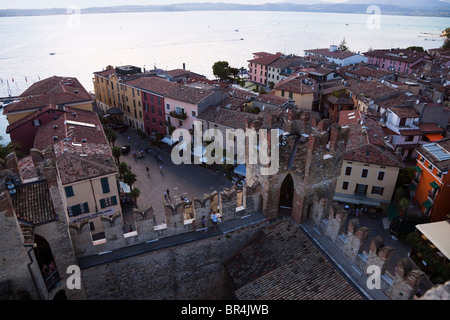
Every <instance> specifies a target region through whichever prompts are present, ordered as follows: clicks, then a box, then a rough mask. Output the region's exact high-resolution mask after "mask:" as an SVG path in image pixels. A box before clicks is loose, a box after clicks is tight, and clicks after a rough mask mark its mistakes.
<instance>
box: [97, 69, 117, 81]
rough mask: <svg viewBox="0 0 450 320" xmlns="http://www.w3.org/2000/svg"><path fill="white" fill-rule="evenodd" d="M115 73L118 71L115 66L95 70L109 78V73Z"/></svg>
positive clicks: (99, 74)
mask: <svg viewBox="0 0 450 320" xmlns="http://www.w3.org/2000/svg"><path fill="white" fill-rule="evenodd" d="M113 73H116V68H114V67H113V66H107V67H106V69H105V70H102V71H96V72H94V74H96V75H98V76H101V77H104V78H108V77H109V75H110V74H113Z"/></svg>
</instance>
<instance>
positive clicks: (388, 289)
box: [320, 207, 426, 300]
mask: <svg viewBox="0 0 450 320" xmlns="http://www.w3.org/2000/svg"><path fill="white" fill-rule="evenodd" d="M347 215H348V213H347V212H346V211H345V210H344V209H341V208H339V207H332V208H330V212H329V214H328V217H327V218H325V219H323V220H322V221H321V223H320V228H321V229H322V231H323V233H324V234H325V236H326V237H327V238H328V239H330V240H331V241H332V242H333V243H334V244H335V245H336V247H337V248H339V250H340V251H341V253H342V254H343V255H344V256H345V257H346V258H348V259H349V260H350V261H351V262H353V264H354V265H355V266H356V267H357V268H358V269H359V273H360V274H362V275H366V276H367V277H369V276H370V275H372V274H373V270H374V269H373V267H374V266H375V267H378V268H379V270H380V275H381V278H380V290H382V292H383V293H384V294H385V295H386V296H387V297H388V298H390V299H392V300H410V299H412V297H413V296H414V294H415V293H416V291H417V288H418V285H419V283H420V282H421V281H422V280H424V278H425V277H426V275H425V273H424V272H422V271H421V270H417V269H413V266H412V263H411V261H410V260H409V259H408V258H407V257H405V258H403V259H400V261H398V263H397V267H396V268H395V272H394V274H391V273H389V272H388V271H387V270H386V267H387V265H388V263H390V262H391V259H392V256H393V253H394V250H395V249H394V248H392V247H389V246H385V245H384V242H383V239H382V238H381V237H380V236H375V237H373V238H372V239H371V240H370V246H369V252H365V251H363V247H364V244H365V243H366V242H367V241H368V240H369V233H370V229H369V228H367V227H364V226H360V223H359V220H358V219H357V218H354V219H351V220H350V221H349V222H348V226H347V232H346V233H345V232H344V230H345V224H346V222H347ZM363 285H365V284H363Z"/></svg>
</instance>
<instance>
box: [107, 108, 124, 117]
mask: <svg viewBox="0 0 450 320" xmlns="http://www.w3.org/2000/svg"><path fill="white" fill-rule="evenodd" d="M106 113H108V114H110V115H122V114H123V111H122V110H120V109H119V108H117V107H114V108H109V109H108V110H106Z"/></svg>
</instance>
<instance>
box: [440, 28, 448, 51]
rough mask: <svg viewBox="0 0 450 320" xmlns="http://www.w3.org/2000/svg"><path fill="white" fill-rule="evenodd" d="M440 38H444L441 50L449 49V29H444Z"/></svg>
mask: <svg viewBox="0 0 450 320" xmlns="http://www.w3.org/2000/svg"><path fill="white" fill-rule="evenodd" d="M442 36H443V37H445V40H444V44H443V45H442V49H450V28H446V29H445V30H444V31H442Z"/></svg>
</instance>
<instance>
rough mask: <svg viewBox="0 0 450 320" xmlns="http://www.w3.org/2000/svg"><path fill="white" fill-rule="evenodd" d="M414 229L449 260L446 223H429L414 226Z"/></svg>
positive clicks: (449, 236)
mask: <svg viewBox="0 0 450 320" xmlns="http://www.w3.org/2000/svg"><path fill="white" fill-rule="evenodd" d="M416 228H417V229H418V230H419V231H420V232H421V233H422V234H423V235H424V236H425V237H427V239H428V240H429V241H430V242H431V243H433V245H435V246H436V247H437V249H438V250H439V251H440V252H442V254H444V255H445V256H446V257H447V259H450V224H449V223H448V222H447V221H440V222H431V223H424V224H418V225H416Z"/></svg>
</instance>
